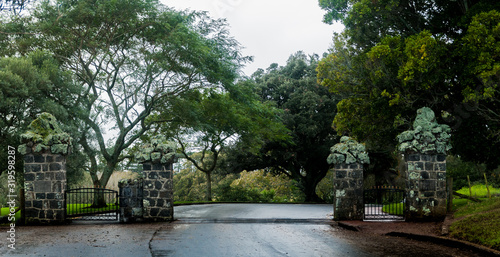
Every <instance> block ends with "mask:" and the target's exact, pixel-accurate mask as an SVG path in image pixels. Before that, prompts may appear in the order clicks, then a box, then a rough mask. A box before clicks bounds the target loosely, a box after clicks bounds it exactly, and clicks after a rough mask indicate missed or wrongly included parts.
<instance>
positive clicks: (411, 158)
mask: <svg viewBox="0 0 500 257" xmlns="http://www.w3.org/2000/svg"><path fill="white" fill-rule="evenodd" d="M405 161H406V168H407V170H406V200H407V204H406V208H407V209H406V213H407V215H406V218H407V220H440V219H443V218H444V217H445V216H446V199H447V192H446V155H443V154H420V153H413V154H406V155H405Z"/></svg>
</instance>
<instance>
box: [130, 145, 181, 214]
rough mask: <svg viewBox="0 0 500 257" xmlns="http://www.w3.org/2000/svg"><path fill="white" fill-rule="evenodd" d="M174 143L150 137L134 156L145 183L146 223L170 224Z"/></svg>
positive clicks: (172, 209)
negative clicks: (148, 141) (159, 222)
mask: <svg viewBox="0 0 500 257" xmlns="http://www.w3.org/2000/svg"><path fill="white" fill-rule="evenodd" d="M175 152H176V146H175V143H173V142H169V141H167V140H166V139H165V138H164V137H162V136H157V137H153V138H152V139H151V143H150V144H147V145H145V146H143V147H142V148H141V151H140V152H139V153H138V154H137V155H136V160H137V161H139V162H140V163H142V168H143V181H144V187H143V190H144V193H143V197H144V201H143V206H144V207H143V208H144V213H143V217H144V219H145V220H148V221H171V220H173V217H174V208H173V181H172V179H173V163H174V162H175V161H176V153H175Z"/></svg>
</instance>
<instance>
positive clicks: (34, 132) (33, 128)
mask: <svg viewBox="0 0 500 257" xmlns="http://www.w3.org/2000/svg"><path fill="white" fill-rule="evenodd" d="M21 143H22V144H21V145H20V146H19V147H18V150H19V152H20V153H21V154H23V155H26V154H29V153H35V154H36V153H41V152H45V151H50V152H51V153H53V154H64V155H66V154H68V152H69V150H70V149H71V137H70V136H69V134H68V133H66V132H64V131H63V130H62V129H61V128H60V127H59V124H58V122H57V120H56V118H55V117H54V116H53V115H52V114H50V113H47V112H44V113H41V114H40V115H38V117H37V118H36V119H35V120H34V121H32V122H31V123H30V125H29V126H28V131H26V133H24V134H21Z"/></svg>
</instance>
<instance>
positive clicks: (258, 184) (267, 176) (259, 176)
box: [230, 170, 303, 202]
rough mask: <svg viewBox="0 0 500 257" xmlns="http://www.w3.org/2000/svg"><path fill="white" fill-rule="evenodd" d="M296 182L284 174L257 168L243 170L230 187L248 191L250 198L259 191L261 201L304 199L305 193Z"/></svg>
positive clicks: (238, 190)
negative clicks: (273, 173)
mask: <svg viewBox="0 0 500 257" xmlns="http://www.w3.org/2000/svg"><path fill="white" fill-rule="evenodd" d="M295 184H296V182H294V181H293V180H291V179H290V178H288V177H287V176H285V175H283V174H281V175H272V174H271V173H269V172H265V171H264V170H257V171H252V172H247V171H243V172H241V173H240V177H239V178H238V179H235V180H234V181H233V182H231V185H230V187H231V189H233V190H235V191H237V192H242V193H243V192H248V193H249V194H248V196H249V198H252V197H254V196H253V195H255V193H257V195H259V197H260V199H259V201H263V202H297V201H302V200H303V195H302V193H301V192H300V190H299V188H298V187H297V186H296V185H295ZM242 195H245V194H242Z"/></svg>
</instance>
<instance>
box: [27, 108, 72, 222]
mask: <svg viewBox="0 0 500 257" xmlns="http://www.w3.org/2000/svg"><path fill="white" fill-rule="evenodd" d="M21 140H22V144H21V145H20V146H19V147H18V150H19V152H20V153H21V154H23V155H24V185H25V217H26V223H27V224H55V223H63V222H64V221H65V218H66V217H65V216H66V213H65V208H64V190H65V189H66V156H67V154H68V153H69V151H70V149H71V138H70V136H69V135H68V134H67V133H65V132H63V131H62V130H61V129H60V127H59V125H58V123H57V121H56V119H55V118H54V116H52V115H51V114H49V113H42V114H40V115H39V116H38V118H36V119H35V120H34V121H33V122H31V124H30V125H29V126H28V131H27V132H26V133H24V134H22V135H21Z"/></svg>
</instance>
